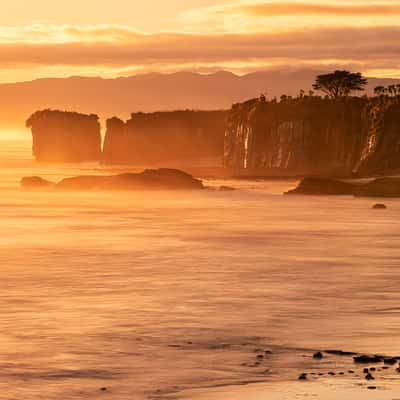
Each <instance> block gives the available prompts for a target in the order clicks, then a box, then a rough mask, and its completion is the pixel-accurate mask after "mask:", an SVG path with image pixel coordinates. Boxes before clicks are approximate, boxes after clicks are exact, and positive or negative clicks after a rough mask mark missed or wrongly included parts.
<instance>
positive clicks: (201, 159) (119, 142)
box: [103, 110, 227, 165]
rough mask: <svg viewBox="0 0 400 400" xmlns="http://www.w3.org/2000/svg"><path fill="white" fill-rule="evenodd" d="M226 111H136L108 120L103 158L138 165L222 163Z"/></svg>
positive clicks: (107, 162)
mask: <svg viewBox="0 0 400 400" xmlns="http://www.w3.org/2000/svg"><path fill="white" fill-rule="evenodd" d="M226 116H227V112H226V111H191V110H185V111H171V112H156V113H135V114H132V115H131V118H130V119H129V120H128V121H126V122H124V121H122V120H120V119H118V118H115V117H114V118H111V119H109V120H107V131H106V136H105V140H104V148H103V161H104V163H106V164H134V165H222V158H223V148H224V134H225V128H226Z"/></svg>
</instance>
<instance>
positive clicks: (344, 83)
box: [313, 71, 368, 99]
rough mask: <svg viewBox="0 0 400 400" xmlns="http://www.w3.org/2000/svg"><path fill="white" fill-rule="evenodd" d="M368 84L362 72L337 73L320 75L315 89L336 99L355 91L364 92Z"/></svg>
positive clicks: (314, 86)
mask: <svg viewBox="0 0 400 400" xmlns="http://www.w3.org/2000/svg"><path fill="white" fill-rule="evenodd" d="M367 82H368V81H367V79H366V78H364V77H363V76H362V74H361V73H360V72H355V73H353V72H349V71H335V72H333V73H331V74H324V75H318V76H317V79H316V81H315V83H314V85H313V88H314V89H315V90H320V91H321V92H323V93H325V94H327V95H328V96H329V97H330V98H332V99H336V98H338V97H344V96H348V95H349V94H350V93H351V92H353V91H363V90H364V88H365V85H366V84H367Z"/></svg>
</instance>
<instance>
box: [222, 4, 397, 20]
mask: <svg viewBox="0 0 400 400" xmlns="http://www.w3.org/2000/svg"><path fill="white" fill-rule="evenodd" d="M217 12H218V13H235V14H236V13H240V14H241V13H243V14H248V15H251V16H266V17H271V16H289V15H325V16H351V17H354V16H359V17H362V16H368V17H371V16H394V15H400V4H395V3H386V2H385V3H382V2H381V3H372V4H365V3H364V4H360V3H351V2H349V3H341V4H338V3H337V2H335V3H330V4H329V3H325V4H321V2H319V3H315V2H314V3H313V2H262V3H254V4H242V5H231V6H226V7H221V8H220V9H219V10H217Z"/></svg>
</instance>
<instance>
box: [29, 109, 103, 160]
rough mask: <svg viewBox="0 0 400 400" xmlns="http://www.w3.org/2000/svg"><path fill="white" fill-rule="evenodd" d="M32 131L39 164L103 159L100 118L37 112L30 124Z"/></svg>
mask: <svg viewBox="0 0 400 400" xmlns="http://www.w3.org/2000/svg"><path fill="white" fill-rule="evenodd" d="M26 126H27V127H28V128H31V131H32V139H33V147H32V151H33V155H34V156H35V158H36V160H38V161H46V162H83V161H99V160H100V159H101V135H100V124H99V118H98V116H97V115H94V114H91V115H85V114H79V113H74V112H65V111H57V110H44V111H37V112H35V113H34V114H32V115H31V116H30V117H29V119H28V120H27V121H26Z"/></svg>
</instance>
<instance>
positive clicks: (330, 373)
mask: <svg viewBox="0 0 400 400" xmlns="http://www.w3.org/2000/svg"><path fill="white" fill-rule="evenodd" d="M328 374H329V375H331V376H335V375H336V374H335V373H334V372H332V371H331V372H328Z"/></svg>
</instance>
